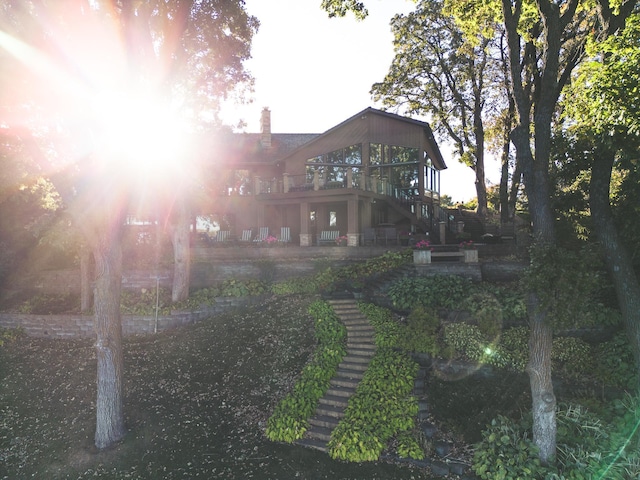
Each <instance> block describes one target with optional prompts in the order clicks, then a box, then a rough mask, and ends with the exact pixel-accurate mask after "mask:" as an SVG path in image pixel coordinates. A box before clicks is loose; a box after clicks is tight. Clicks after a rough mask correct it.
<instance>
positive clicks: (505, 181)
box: [500, 139, 511, 223]
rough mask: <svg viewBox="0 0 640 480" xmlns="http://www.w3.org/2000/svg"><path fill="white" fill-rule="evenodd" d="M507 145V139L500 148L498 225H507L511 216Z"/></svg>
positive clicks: (508, 142)
mask: <svg viewBox="0 0 640 480" xmlns="http://www.w3.org/2000/svg"><path fill="white" fill-rule="evenodd" d="M509 144H510V141H509V140H508V139H507V140H506V141H505V142H504V145H503V146H502V158H501V164H502V165H501V171H500V223H509V221H510V220H511V215H510V213H511V212H510V211H509V150H510V149H509Z"/></svg>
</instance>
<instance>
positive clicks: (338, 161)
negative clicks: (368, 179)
mask: <svg viewBox="0 0 640 480" xmlns="http://www.w3.org/2000/svg"><path fill="white" fill-rule="evenodd" d="M361 165H362V145H361V144H357V145H351V146H349V147H346V148H341V149H338V150H334V151H332V152H329V153H326V154H323V155H318V156H317V157H313V158H310V159H308V160H307V168H306V181H307V182H309V183H310V182H312V181H313V175H314V173H315V172H316V171H317V172H318V176H319V177H320V184H321V185H322V186H325V187H327V186H329V187H330V186H332V185H335V186H337V185H338V184H342V185H345V184H346V181H347V170H348V169H349V168H351V169H352V171H353V172H354V177H356V178H357V176H358V175H359V170H360V166H361Z"/></svg>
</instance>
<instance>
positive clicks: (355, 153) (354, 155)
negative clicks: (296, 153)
mask: <svg viewBox="0 0 640 480" xmlns="http://www.w3.org/2000/svg"><path fill="white" fill-rule="evenodd" d="M307 163H308V164H309V163H313V164H324V165H344V164H347V165H362V145H361V144H357V145H351V146H349V147H346V148H340V149H338V150H334V151H332V152H329V153H325V154H322V155H318V156H316V157H313V158H309V159H308V160H307Z"/></svg>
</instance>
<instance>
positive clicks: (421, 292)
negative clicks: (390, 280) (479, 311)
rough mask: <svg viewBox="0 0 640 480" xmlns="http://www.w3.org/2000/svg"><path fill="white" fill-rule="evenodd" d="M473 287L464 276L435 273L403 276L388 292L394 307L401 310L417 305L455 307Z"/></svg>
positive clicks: (430, 307) (432, 307)
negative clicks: (428, 275)
mask: <svg viewBox="0 0 640 480" xmlns="http://www.w3.org/2000/svg"><path fill="white" fill-rule="evenodd" d="M475 288H476V287H475V286H474V284H473V283H472V282H471V280H468V279H466V278H462V277H457V276H446V275H436V276H433V277H410V278H404V279H402V280H400V281H398V282H395V283H394V284H393V285H392V286H391V287H390V288H389V292H388V294H389V298H390V299H391V301H392V302H393V305H394V307H396V308H399V309H401V310H411V309H413V308H414V307H416V306H418V305H422V306H423V307H425V308H429V309H434V308H450V309H455V308H456V307H458V306H459V305H460V304H461V302H462V301H463V300H464V299H465V298H466V297H467V296H468V295H469V294H470V293H472V292H473V291H474V289H475Z"/></svg>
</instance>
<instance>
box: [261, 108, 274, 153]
mask: <svg viewBox="0 0 640 480" xmlns="http://www.w3.org/2000/svg"><path fill="white" fill-rule="evenodd" d="M260 134H261V135H260V143H261V144H262V147H263V148H271V111H270V110H269V108H268V107H264V108H263V109H262V115H261V116H260Z"/></svg>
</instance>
